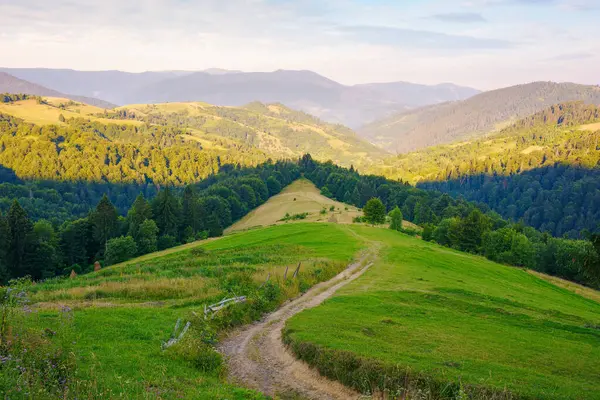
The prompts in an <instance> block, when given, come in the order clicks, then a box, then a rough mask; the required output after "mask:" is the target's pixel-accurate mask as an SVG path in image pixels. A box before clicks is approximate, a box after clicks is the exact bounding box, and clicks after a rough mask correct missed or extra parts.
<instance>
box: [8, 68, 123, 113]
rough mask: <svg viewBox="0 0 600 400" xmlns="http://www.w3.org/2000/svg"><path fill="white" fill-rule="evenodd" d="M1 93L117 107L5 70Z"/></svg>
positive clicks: (103, 106)
mask: <svg viewBox="0 0 600 400" xmlns="http://www.w3.org/2000/svg"><path fill="white" fill-rule="evenodd" d="M0 93H14V94H19V93H23V94H32V95H36V96H48V97H60V98H66V99H71V100H74V101H79V102H81V103H85V104H89V105H92V106H97V107H102V108H113V107H116V105H115V104H112V103H109V102H108V101H104V100H99V99H95V98H93V97H86V96H78V95H72V94H64V93H61V92H59V91H57V90H53V89H48V88H47V87H45V86H42V85H39V84H36V83H32V82H28V81H26V80H23V79H19V78H17V77H15V76H13V75H10V74H7V73H5V72H0Z"/></svg>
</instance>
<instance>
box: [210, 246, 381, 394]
mask: <svg viewBox="0 0 600 400" xmlns="http://www.w3.org/2000/svg"><path fill="white" fill-rule="evenodd" d="M372 257H373V253H369V254H368V255H366V256H364V257H362V258H361V259H360V260H359V261H357V262H355V263H353V264H351V265H350V266H349V267H348V268H346V269H345V270H344V271H342V272H340V273H339V274H338V275H336V276H335V277H334V278H332V279H331V280H329V281H327V282H322V283H320V284H318V285H315V286H314V287H312V288H311V289H310V290H309V291H307V292H306V293H305V294H304V295H302V296H301V297H298V298H296V299H294V300H292V301H289V302H288V303H286V304H284V305H283V306H282V307H281V308H280V309H278V310H277V311H275V312H273V313H271V314H269V315H267V316H266V317H265V318H264V319H263V320H261V321H259V322H256V323H254V324H252V325H249V326H245V327H243V328H241V329H239V330H237V331H234V332H233V333H232V334H230V335H229V336H228V337H227V338H226V339H225V340H223V341H222V342H221V344H220V345H219V351H220V352H221V353H222V354H223V355H224V356H225V358H226V359H227V363H228V366H229V379H230V380H231V381H232V382H235V383H237V384H240V385H243V386H246V387H249V388H252V389H255V390H258V391H260V392H262V393H264V394H266V395H268V396H276V395H277V396H283V397H285V396H286V394H292V393H293V394H294V398H298V397H299V398H307V399H319V400H337V399H344V400H346V399H360V398H361V395H360V394H359V393H357V392H355V391H353V390H351V389H349V388H347V387H346V386H344V385H342V384H341V383H339V382H336V381H332V380H330V379H327V378H325V377H322V376H321V375H320V374H319V373H318V372H317V371H316V370H315V369H312V368H310V367H309V366H308V365H307V364H306V363H304V362H302V361H300V360H297V359H296V358H295V357H294V355H293V354H292V353H291V352H290V351H289V350H288V349H287V348H286V346H285V345H284V344H283V342H282V338H281V331H282V329H283V327H284V325H285V322H286V321H287V320H288V319H289V318H291V317H292V316H294V315H296V314H297V313H299V312H301V311H303V310H306V309H308V308H312V307H316V306H318V305H319V304H321V303H322V302H323V301H325V300H326V299H327V298H329V297H331V296H332V295H333V294H334V293H335V292H336V291H337V290H338V289H340V288H341V287H342V286H344V285H346V284H348V283H349V282H351V281H353V280H354V279H356V278H358V277H359V276H360V275H362V274H363V273H364V272H365V271H366V270H367V269H368V268H369V267H370V266H371V263H370V259H371V258H372Z"/></svg>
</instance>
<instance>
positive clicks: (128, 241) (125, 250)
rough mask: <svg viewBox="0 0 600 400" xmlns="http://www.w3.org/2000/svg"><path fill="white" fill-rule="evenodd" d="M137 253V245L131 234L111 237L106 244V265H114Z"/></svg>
mask: <svg viewBox="0 0 600 400" xmlns="http://www.w3.org/2000/svg"><path fill="white" fill-rule="evenodd" d="M136 253H137V245H136V244H135V240H133V238H132V237H131V236H121V237H118V238H114V239H110V240H109V241H108V243H107V244H106V253H105V261H106V265H113V264H117V263H120V262H123V261H127V260H129V259H131V258H133V257H134V256H135V255H136Z"/></svg>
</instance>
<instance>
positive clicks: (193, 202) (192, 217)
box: [181, 185, 200, 236]
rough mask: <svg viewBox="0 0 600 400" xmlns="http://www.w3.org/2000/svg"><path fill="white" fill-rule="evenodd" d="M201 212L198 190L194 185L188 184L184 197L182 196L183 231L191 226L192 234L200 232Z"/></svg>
mask: <svg viewBox="0 0 600 400" xmlns="http://www.w3.org/2000/svg"><path fill="white" fill-rule="evenodd" d="M199 214H200V213H199V210H198V195H197V194H196V190H195V189H194V187H193V186H192V185H187V186H186V187H185V189H184V190H183V197H182V198H181V215H182V224H181V230H182V232H183V231H184V230H185V229H186V228H191V229H190V230H191V233H192V236H193V235H195V234H196V232H198V229H199V221H198V218H199V216H200V215H199ZM188 231H189V230H188Z"/></svg>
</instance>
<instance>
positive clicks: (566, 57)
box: [547, 52, 595, 61]
mask: <svg viewBox="0 0 600 400" xmlns="http://www.w3.org/2000/svg"><path fill="white" fill-rule="evenodd" d="M594 56H595V55H594V54H592V53H588V52H577V53H565V54H559V55H556V56H554V57H550V58H548V59H547V60H549V61H573V60H586V59H589V58H593V57H594Z"/></svg>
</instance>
